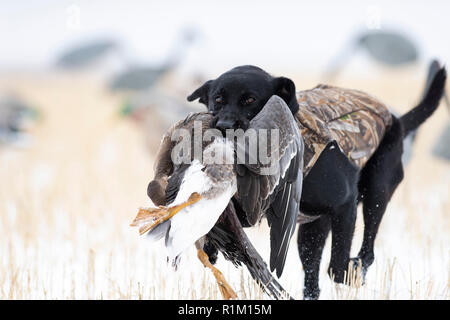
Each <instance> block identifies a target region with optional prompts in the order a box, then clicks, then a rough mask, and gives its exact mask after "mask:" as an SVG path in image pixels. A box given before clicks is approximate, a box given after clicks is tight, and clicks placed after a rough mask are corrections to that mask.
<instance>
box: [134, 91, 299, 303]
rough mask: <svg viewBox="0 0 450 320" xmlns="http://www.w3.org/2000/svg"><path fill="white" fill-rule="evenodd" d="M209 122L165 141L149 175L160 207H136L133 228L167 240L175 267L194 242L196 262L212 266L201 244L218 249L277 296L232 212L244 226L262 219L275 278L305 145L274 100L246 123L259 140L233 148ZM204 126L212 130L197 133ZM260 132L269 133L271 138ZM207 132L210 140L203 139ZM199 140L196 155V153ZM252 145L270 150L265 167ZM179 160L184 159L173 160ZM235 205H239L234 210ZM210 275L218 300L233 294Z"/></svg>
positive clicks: (200, 118)
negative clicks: (275, 136) (265, 223)
mask: <svg viewBox="0 0 450 320" xmlns="http://www.w3.org/2000/svg"><path fill="white" fill-rule="evenodd" d="M212 118H213V115H212V114H211V113H207V112H202V113H195V114H192V115H190V116H189V117H188V118H186V119H185V120H184V121H180V122H178V123H177V124H175V125H174V126H173V127H172V128H171V129H170V130H169V131H168V133H167V134H166V135H165V136H164V138H163V140H162V142H161V146H160V149H159V152H158V155H157V159H156V162H155V177H154V180H153V181H151V182H150V183H149V186H148V191H147V193H148V195H149V197H150V198H151V199H152V201H153V202H154V203H155V204H156V205H158V206H159V207H156V208H150V209H141V210H140V211H139V213H138V215H137V217H136V218H135V220H134V221H133V223H132V225H133V226H137V227H139V231H140V234H143V233H146V232H148V231H149V236H150V237H151V238H152V239H154V240H159V239H161V238H163V237H165V244H166V247H167V248H168V252H169V256H170V258H171V259H172V262H173V264H174V265H177V264H178V260H179V257H180V255H181V253H182V252H183V251H184V250H186V249H187V248H188V247H189V246H191V245H193V244H194V243H195V244H196V247H197V252H198V257H199V259H200V260H201V261H202V263H203V264H204V265H205V266H206V267H209V268H211V267H212V265H210V260H209V258H208V255H207V254H206V253H205V251H204V249H205V245H206V244H207V245H209V246H212V247H213V248H215V249H216V250H219V251H221V252H222V253H223V255H224V256H225V258H226V259H228V260H230V261H231V262H232V263H233V264H234V265H235V266H239V265H241V264H245V265H246V266H247V268H248V270H249V272H250V274H251V276H252V277H253V278H254V279H255V280H256V281H258V283H259V284H260V285H261V286H262V288H263V289H264V290H266V291H267V292H268V293H270V294H271V295H273V296H274V297H275V298H280V297H281V296H282V291H283V290H282V288H281V286H280V285H279V284H278V283H277V282H276V281H275V280H274V279H273V277H272V276H271V274H270V272H269V271H268V270H267V266H266V264H265V263H264V261H263V260H262V259H261V257H260V256H259V254H258V253H257V252H256V250H255V249H254V248H253V246H252V244H251V243H250V242H249V240H248V238H247V237H246V236H245V233H244V232H243V230H242V225H241V223H240V220H241V218H238V215H239V214H242V215H244V216H245V217H242V219H246V221H259V220H260V219H262V217H263V216H266V217H267V219H268V223H269V226H270V269H271V270H276V273H277V275H278V277H279V276H281V273H282V271H283V268H284V264H285V261H286V254H287V251H288V247H289V242H290V239H291V236H292V235H293V233H294V230H295V226H296V223H297V217H298V212H299V205H300V196H301V191H302V182H303V175H302V174H301V173H299V170H300V168H303V151H304V144H303V139H302V136H301V133H300V131H299V129H298V127H297V124H296V121H295V119H294V117H293V115H292V113H291V111H290V109H289V108H288V106H287V105H286V103H285V102H284V101H283V100H282V99H281V98H279V97H277V96H273V97H272V98H270V99H269V101H268V102H267V103H266V105H265V106H264V108H263V109H262V110H261V111H260V113H259V114H258V115H257V116H256V117H255V118H253V119H252V120H251V121H250V124H249V128H248V129H247V131H246V132H248V130H254V131H255V132H254V133H255V135H254V137H255V138H256V139H258V140H257V141H249V140H247V139H243V140H241V141H240V142H239V139H237V142H236V143H235V141H234V140H231V139H228V138H224V137H223V136H222V133H221V132H220V131H219V130H217V129H210V125H211V120H212ZM196 123H197V126H198V125H200V127H199V129H200V130H202V131H201V132H203V134H201V135H200V136H198V138H199V139H202V140H201V141H200V142H199V141H196V140H194V139H195V126H196ZM207 129H210V130H212V131H209V132H205V131H203V130H207ZM177 130H178V131H177ZM179 130H185V131H184V132H185V134H184V135H183V136H179V137H178V140H176V141H173V140H172V138H173V133H174V132H180V131H179ZM197 130H198V129H197ZM272 130H276V131H277V132H278V133H279V139H278V140H277V141H276V143H275V147H274V145H273V143H272V144H271V145H270V146H269V145H268V142H269V141H272V142H273V140H272V139H273V137H272V134H273V131H272ZM264 133H266V134H267V133H269V135H271V136H270V138H269V137H267V136H264ZM206 134H211V135H212V136H210V137H209V139H205V138H204V136H205V135H206ZM212 137H214V138H213V139H211V138H212ZM262 140H264V141H265V143H266V144H265V145H264V143H263V141H262ZM180 141H182V142H183V143H186V144H187V145H185V147H187V149H186V148H184V147H182V148H180V147H179V146H180ZM198 143H200V146H201V148H200V151H201V152H199V154H195V148H196V147H195V145H196V144H198ZM251 143H255V146H258V148H267V147H268V148H269V149H268V150H267V149H266V150H264V151H268V152H267V153H266V155H267V156H268V159H269V161H268V162H264V161H263V160H262V158H261V149H260V150H258V151H256V153H257V154H254V153H252V151H255V150H254V148H253V145H252V147H249V146H250V145H251ZM175 150H177V151H176V152H175V159H174V151H175ZM241 151H242V153H241ZM239 154H241V157H240V158H239V156H238V155H239ZM186 156H187V158H186ZM183 157H184V158H185V159H184V160H185V161H183V162H181V161H179V160H176V159H183ZM253 160H254V161H253ZM266 160H267V159H266ZM263 162H264V163H263ZM231 199H233V201H231ZM235 204H236V205H239V212H238V211H237V207H235ZM213 260H214V258H213ZM212 262H213V263H214V261H212ZM212 270H213V273H214V275H215V276H216V279H217V282H218V284H219V287H220V288H221V292H222V294H223V296H224V298H230V297H235V294H234V292H233V291H232V289H231V288H230V287H229V286H225V287H224V285H223V284H224V279H223V277H221V274H220V273H218V272H217V270H214V269H212Z"/></svg>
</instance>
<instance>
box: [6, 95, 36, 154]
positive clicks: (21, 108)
mask: <svg viewBox="0 0 450 320" xmlns="http://www.w3.org/2000/svg"><path fill="white" fill-rule="evenodd" d="M38 116H39V113H38V111H37V110H36V109H35V108H32V107H30V106H28V105H27V104H25V103H24V102H23V101H22V100H21V99H19V98H18V97H17V96H15V95H2V96H0V146H1V145H14V146H22V147H25V146H28V145H29V143H30V140H31V137H30V136H29V135H28V134H27V133H26V132H25V131H26V129H27V127H28V126H29V125H30V123H31V122H33V121H35V120H36V119H37V118H38Z"/></svg>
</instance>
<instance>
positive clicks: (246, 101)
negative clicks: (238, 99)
mask: <svg viewBox="0 0 450 320" xmlns="http://www.w3.org/2000/svg"><path fill="white" fill-rule="evenodd" d="M255 101H256V99H255V98H253V97H248V98H247V99H245V101H244V103H245V104H246V105H247V104H252V103H253V102H255Z"/></svg>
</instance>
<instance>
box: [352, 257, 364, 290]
mask: <svg viewBox="0 0 450 320" xmlns="http://www.w3.org/2000/svg"><path fill="white" fill-rule="evenodd" d="M349 270H351V272H352V273H353V278H354V279H361V285H364V284H365V283H366V274H367V267H365V266H364V264H363V261H362V260H361V258H358V257H355V258H351V259H350V268H349Z"/></svg>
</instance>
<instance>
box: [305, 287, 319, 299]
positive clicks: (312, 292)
mask: <svg viewBox="0 0 450 320" xmlns="http://www.w3.org/2000/svg"><path fill="white" fill-rule="evenodd" d="M319 295H320V289H319V288H305V289H303V300H318V299H319Z"/></svg>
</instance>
